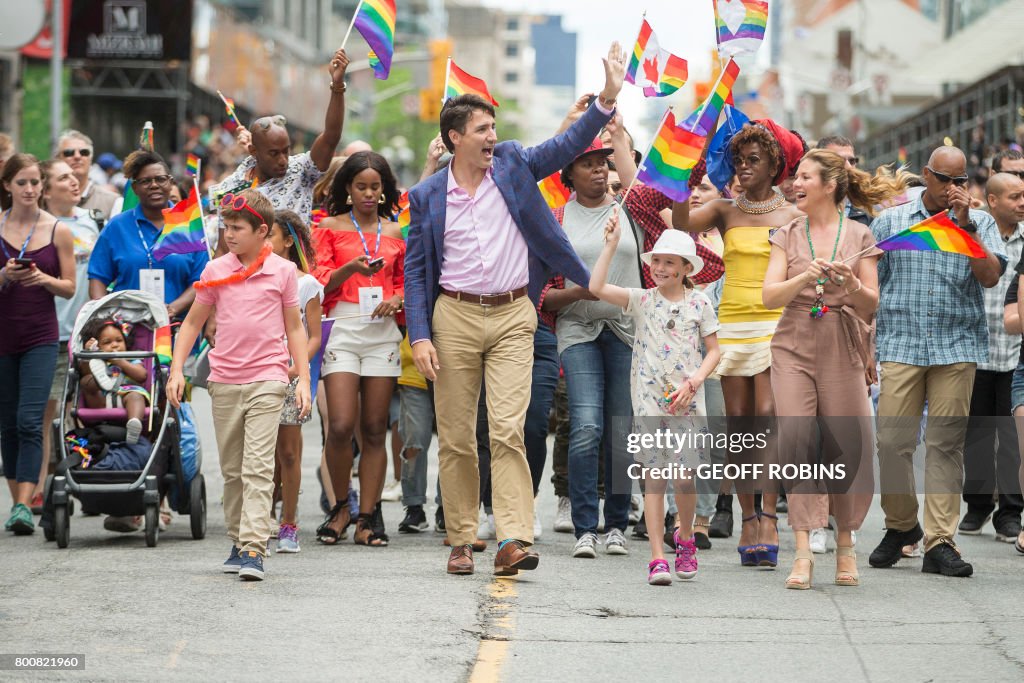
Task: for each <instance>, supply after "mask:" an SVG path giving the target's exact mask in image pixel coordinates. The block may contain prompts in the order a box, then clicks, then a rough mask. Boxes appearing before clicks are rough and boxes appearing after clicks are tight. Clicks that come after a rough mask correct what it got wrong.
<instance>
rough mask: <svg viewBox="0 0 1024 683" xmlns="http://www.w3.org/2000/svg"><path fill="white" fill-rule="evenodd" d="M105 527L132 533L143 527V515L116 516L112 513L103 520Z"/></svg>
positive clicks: (119, 531) (122, 532)
mask: <svg viewBox="0 0 1024 683" xmlns="http://www.w3.org/2000/svg"><path fill="white" fill-rule="evenodd" d="M103 528H104V529H106V530H107V531H116V532H118V533H121V534H130V533H132V532H133V531H138V530H139V529H141V528H142V517H115V516H114V515H110V516H109V517H107V518H106V519H105V520H103Z"/></svg>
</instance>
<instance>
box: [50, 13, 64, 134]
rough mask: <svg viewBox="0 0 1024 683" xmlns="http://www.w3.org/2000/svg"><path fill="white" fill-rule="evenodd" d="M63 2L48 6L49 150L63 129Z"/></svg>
mask: <svg viewBox="0 0 1024 683" xmlns="http://www.w3.org/2000/svg"><path fill="white" fill-rule="evenodd" d="M63 20H64V0H53V2H52V3H51V5H50V35H51V36H52V37H53V49H52V50H50V150H54V149H56V148H57V136H58V135H60V131H61V129H62V128H63V116H62V115H63V113H64V112H63V104H64V21H63Z"/></svg>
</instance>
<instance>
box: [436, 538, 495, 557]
mask: <svg viewBox="0 0 1024 683" xmlns="http://www.w3.org/2000/svg"><path fill="white" fill-rule="evenodd" d="M441 545H443V546H445V547H448V546H450V545H451V541H449V540H448V537H447V536H445V537H444V540H443V541H441ZM485 550H487V541H481V540H480V539H479V538H478V539H476V540H475V541H473V552H474V553H482V552H483V551H485Z"/></svg>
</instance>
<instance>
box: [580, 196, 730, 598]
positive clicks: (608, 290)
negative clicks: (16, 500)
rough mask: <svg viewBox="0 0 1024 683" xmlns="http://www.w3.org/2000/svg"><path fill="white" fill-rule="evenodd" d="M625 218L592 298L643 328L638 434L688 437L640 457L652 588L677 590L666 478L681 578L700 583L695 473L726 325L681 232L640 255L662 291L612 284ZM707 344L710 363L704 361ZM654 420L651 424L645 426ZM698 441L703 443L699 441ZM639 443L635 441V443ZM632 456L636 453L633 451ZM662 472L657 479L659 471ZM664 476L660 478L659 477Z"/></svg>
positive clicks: (637, 357) (608, 230)
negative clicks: (709, 384)
mask: <svg viewBox="0 0 1024 683" xmlns="http://www.w3.org/2000/svg"><path fill="white" fill-rule="evenodd" d="M620 235H621V230H620V228H619V217H618V212H615V213H613V214H612V217H611V218H609V219H608V224H607V225H606V226H605V245H604V250H603V251H602V252H601V256H600V257H599V258H598V260H597V263H596V264H595V265H594V270H593V273H592V274H591V277H590V293H591V294H593V295H594V296H596V297H598V298H600V299H601V300H602V301H606V302H608V303H610V304H614V305H616V306H621V307H622V308H623V309H625V311H626V314H627V315H630V316H632V317H633V318H634V320H635V321H636V340H635V341H634V343H633V364H632V369H631V376H630V389H631V391H632V394H633V411H634V413H635V414H636V417H637V418H641V419H638V420H636V422H635V424H634V426H633V430H632V431H633V432H634V433H635V434H651V433H653V431H654V430H657V429H670V430H671V431H672V432H673V433H675V434H677V435H682V436H684V437H687V440H688V442H687V443H684V444H683V447H681V448H679V447H677V446H676V445H673V446H671V447H669V448H667V449H665V448H660V447H659V448H657V449H646V448H634V449H632V450H638V451H639V452H637V453H636V454H635V459H636V461H637V463H639V464H640V465H641V467H640V468H637V467H632V468H631V472H634V473H635V472H637V470H639V473H638V474H640V475H642V476H643V477H644V516H645V518H646V519H647V532H648V535H649V537H650V541H651V562H650V564H649V565H648V567H647V582H648V583H650V584H651V585H659V586H662V585H668V584H670V583H672V574H671V573H670V571H669V567H668V562H666V561H665V556H664V552H663V550H662V535H663V534H664V529H663V528H662V527H663V525H664V521H663V520H664V519H665V509H664V508H665V489H666V476H665V475H668V477H667V478H669V479H672V480H673V484H672V487H673V489H674V491H675V498H676V505H677V506H678V507H679V518H680V520H681V522H682V523H681V525H680V527H679V529H678V530H677V531H676V533H675V534H674V535H673V538H674V540H675V546H676V561H675V573H676V577H677V578H679V579H684V580H685V579H692V578H693V577H695V576H696V575H697V546H696V544H695V543H694V540H693V515H694V510H695V507H696V504H697V493H696V489H695V487H694V479H693V477H694V476H695V473H694V468H695V467H696V465H697V463H698V462H699V461H707V460H708V449H709V447H710V446H711V443H710V442H709V441H705V440H704V439H706V438H708V437H704V439H702V438H700V437H701V436H702V435H707V434H708V427H707V419H706V416H707V413H706V412H705V410H704V390H703V384H704V380H705V379H706V378H707V377H708V375H710V374H711V373H712V372H713V371H714V369H715V366H717V365H718V361H719V359H720V358H721V352H720V351H719V348H718V338H717V336H716V335H715V333H716V332H717V331H718V328H719V325H718V319H717V318H716V316H715V309H714V306H712V305H711V301H710V300H708V298H707V297H706V296H705V295H704V294H703V293H701V292H698V291H696V290H694V288H693V282H692V281H691V280H690V278H691V277H693V276H694V275H696V274H697V273H698V272H700V270H701V268H703V267H704V261H703V260H702V259H701V258H700V257H699V256H697V247H696V245H695V244H694V242H693V239H692V238H691V237H690V236H689V235H687V234H686V233H685V232H682V231H680V230H666V231H665V232H664V233H662V235H661V237H659V238H658V241H657V243H656V244H655V245H654V249H652V250H651V251H649V252H645V253H644V254H641V255H640V258H641V259H643V261H644V263H646V264H647V265H648V266H650V268H651V276H652V277H653V278H654V282H655V284H656V285H657V286H656V287H655V288H654V289H626V288H624V287H618V286H616V285H610V284H608V282H607V280H608V265H609V263H610V262H611V260H612V255H613V254H614V253H615V249H616V247H617V246H618V243H619V237H620ZM701 339H703V340H704V345H705V348H706V349H707V353H706V355H705V356H704V357H703V358H702V357H701V354H700V340H701ZM642 418H646V419H642ZM694 437H696V438H694ZM631 440H632V437H631ZM631 452H632V451H631ZM654 469H657V470H658V472H654V473H652V471H651V470H654ZM652 474H653V475H656V476H652Z"/></svg>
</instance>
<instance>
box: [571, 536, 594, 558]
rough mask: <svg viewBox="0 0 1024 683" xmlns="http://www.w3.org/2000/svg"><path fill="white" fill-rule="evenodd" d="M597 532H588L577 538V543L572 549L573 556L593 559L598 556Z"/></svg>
mask: <svg viewBox="0 0 1024 683" xmlns="http://www.w3.org/2000/svg"><path fill="white" fill-rule="evenodd" d="M596 546H597V534H591V533H586V534H583V535H582V536H580V537H579V538H578V539H576V545H575V546H574V547H573V549H572V556H573V557H581V558H586V559H588V560H592V559H594V558H595V557H597V547H596Z"/></svg>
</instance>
